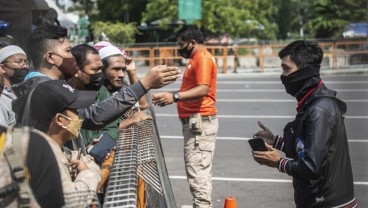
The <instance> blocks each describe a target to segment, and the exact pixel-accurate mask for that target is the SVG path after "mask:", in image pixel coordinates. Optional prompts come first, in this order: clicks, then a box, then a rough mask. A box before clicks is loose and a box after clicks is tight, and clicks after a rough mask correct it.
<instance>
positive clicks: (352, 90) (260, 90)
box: [173, 89, 368, 92]
mask: <svg viewBox="0 0 368 208" xmlns="http://www.w3.org/2000/svg"><path fill="white" fill-rule="evenodd" d="M173 90H174V89H173ZM333 90H335V91H337V92H368V89H333ZM216 92H285V89H217V90H216Z"/></svg>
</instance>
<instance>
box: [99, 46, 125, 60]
mask: <svg viewBox="0 0 368 208" xmlns="http://www.w3.org/2000/svg"><path fill="white" fill-rule="evenodd" d="M98 55H100V58H101V59H104V58H107V57H109V56H113V55H122V56H123V53H122V52H121V50H120V49H119V48H117V47H115V46H106V47H103V48H101V49H100V50H99V51H98Z"/></svg>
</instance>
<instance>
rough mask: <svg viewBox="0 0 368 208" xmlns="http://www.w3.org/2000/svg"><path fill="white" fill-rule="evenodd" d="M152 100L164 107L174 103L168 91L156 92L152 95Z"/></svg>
mask: <svg viewBox="0 0 368 208" xmlns="http://www.w3.org/2000/svg"><path fill="white" fill-rule="evenodd" d="M152 102H153V104H154V105H158V106H160V107H164V106H166V105H170V104H172V103H174V98H173V94H172V93H170V92H162V93H156V94H153V95H152Z"/></svg>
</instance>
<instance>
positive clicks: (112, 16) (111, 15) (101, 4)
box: [97, 0, 147, 23]
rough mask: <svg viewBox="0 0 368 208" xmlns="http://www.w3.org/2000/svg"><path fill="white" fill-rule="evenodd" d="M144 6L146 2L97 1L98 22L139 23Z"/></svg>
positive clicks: (136, 0)
mask: <svg viewBox="0 0 368 208" xmlns="http://www.w3.org/2000/svg"><path fill="white" fill-rule="evenodd" d="M146 4H147V1H146V0H134V1H129V0H97V7H98V9H99V10H100V14H99V18H100V19H99V20H104V21H111V22H115V21H120V22H124V23H132V22H135V23H139V22H140V21H141V19H142V13H143V11H144V10H145V8H146Z"/></svg>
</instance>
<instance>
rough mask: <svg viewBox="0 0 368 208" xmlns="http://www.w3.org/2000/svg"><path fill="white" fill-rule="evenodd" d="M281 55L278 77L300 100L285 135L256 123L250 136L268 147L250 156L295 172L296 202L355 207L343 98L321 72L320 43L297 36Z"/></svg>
mask: <svg viewBox="0 0 368 208" xmlns="http://www.w3.org/2000/svg"><path fill="white" fill-rule="evenodd" d="M279 57H280V58H281V59H282V62H281V67H282V75H281V81H282V83H283V84H284V86H285V89H286V92H287V93H288V94H290V95H292V96H293V97H295V98H296V99H297V101H298V106H297V114H296V117H295V120H294V121H293V122H290V123H288V124H287V125H286V126H285V128H284V134H283V136H277V135H276V136H275V135H273V133H272V132H271V131H270V130H269V129H268V128H267V127H265V126H264V125H263V124H262V123H261V122H259V123H258V124H259V126H260V127H261V128H262V130H261V131H258V132H257V133H255V134H254V137H258V138H259V137H260V138H263V140H264V141H265V142H266V143H267V144H266V146H267V149H268V151H253V157H254V160H255V161H257V162H258V163H259V164H261V165H267V166H269V167H275V168H278V170H279V171H280V172H283V173H287V174H288V175H290V176H292V177H293V186H294V198H295V203H296V205H297V207H356V206H357V202H356V200H355V197H354V185H353V173H352V169H351V164H350V157H349V148H348V141H347V136H346V131H345V124H344V117H343V114H345V112H346V104H345V103H344V102H343V101H341V100H339V99H337V98H336V97H335V95H336V92H335V91H333V90H330V89H328V88H327V87H326V86H325V85H324V83H323V81H322V80H321V78H320V74H319V71H320V67H321V65H320V64H321V62H322V58H323V51H322V49H321V47H320V46H319V44H318V43H317V42H313V41H305V40H298V41H295V42H292V43H291V44H289V45H288V46H286V47H285V48H284V49H282V50H281V51H280V52H279ZM270 145H272V146H270ZM277 150H281V151H283V152H284V153H285V154H286V157H287V158H282V157H281V156H280V154H279V152H278V151H277Z"/></svg>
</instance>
